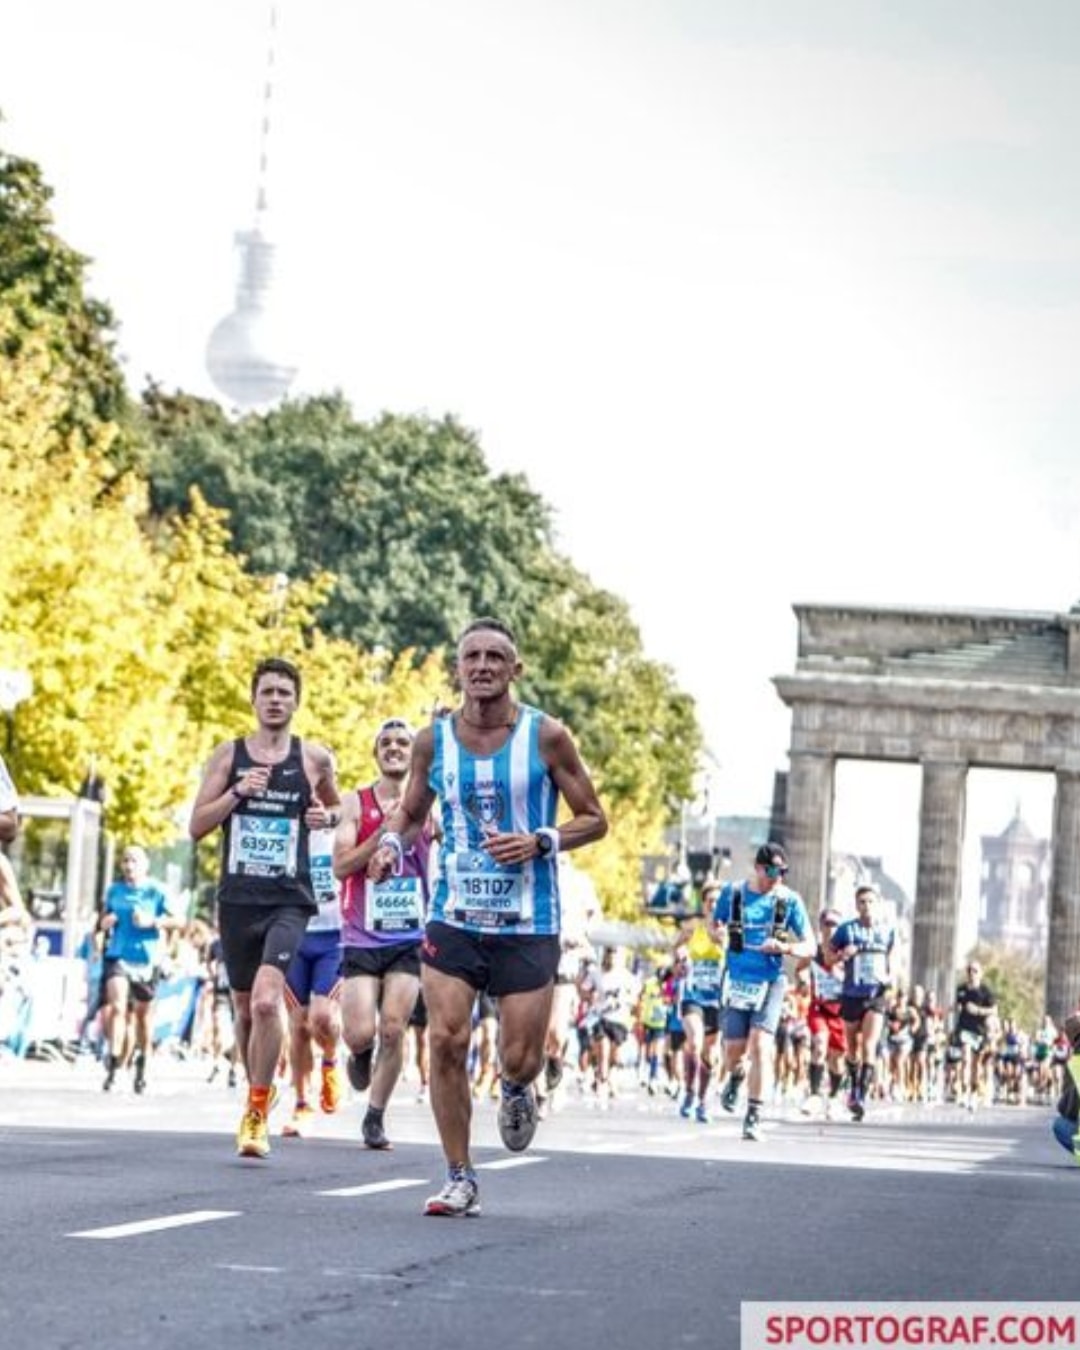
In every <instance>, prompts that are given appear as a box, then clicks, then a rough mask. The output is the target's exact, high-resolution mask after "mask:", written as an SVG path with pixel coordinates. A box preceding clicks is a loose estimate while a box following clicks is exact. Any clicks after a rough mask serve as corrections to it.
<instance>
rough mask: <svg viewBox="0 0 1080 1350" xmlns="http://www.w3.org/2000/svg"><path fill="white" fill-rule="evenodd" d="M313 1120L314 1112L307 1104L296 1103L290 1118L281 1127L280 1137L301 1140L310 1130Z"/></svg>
mask: <svg viewBox="0 0 1080 1350" xmlns="http://www.w3.org/2000/svg"><path fill="white" fill-rule="evenodd" d="M314 1119H315V1112H314V1111H313V1110H312V1109H311V1107H310V1106H308V1104H307V1102H297V1104H296V1108H295V1110H294V1111H293V1113H292V1118H291V1119H290V1120H287V1121H286V1122H285V1124H284V1125H283V1126H282V1127H281V1133H282V1136H283V1137H284V1138H285V1139H302V1138H303V1137H304V1135H306V1134H307V1133H308V1131H309V1130H310V1129H311V1122H312V1121H313V1120H314Z"/></svg>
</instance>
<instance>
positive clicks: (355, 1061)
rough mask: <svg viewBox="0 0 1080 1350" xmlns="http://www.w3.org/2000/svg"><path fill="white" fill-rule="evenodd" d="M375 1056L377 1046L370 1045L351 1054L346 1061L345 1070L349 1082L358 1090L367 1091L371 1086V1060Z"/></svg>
mask: <svg viewBox="0 0 1080 1350" xmlns="http://www.w3.org/2000/svg"><path fill="white" fill-rule="evenodd" d="M374 1058H375V1047H374V1046H373V1045H369V1046H368V1048H367V1049H366V1050H359V1051H356V1052H354V1053H353V1054H351V1055H350V1056H349V1058H348V1060H347V1061H346V1063H345V1072H346V1073H347V1074H348V1075H349V1082H350V1083H351V1084H352V1085H353V1088H354V1089H355V1090H356V1091H357V1092H366V1091H367V1090H368V1088H369V1087H370V1086H371V1061H372V1060H373V1059H374Z"/></svg>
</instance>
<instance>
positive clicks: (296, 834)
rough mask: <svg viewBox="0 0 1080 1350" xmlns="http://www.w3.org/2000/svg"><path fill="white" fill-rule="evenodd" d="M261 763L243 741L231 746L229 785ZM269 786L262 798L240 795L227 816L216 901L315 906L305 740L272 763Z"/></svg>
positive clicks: (292, 743) (296, 738)
mask: <svg viewBox="0 0 1080 1350" xmlns="http://www.w3.org/2000/svg"><path fill="white" fill-rule="evenodd" d="M257 767H260V766H259V762H258V761H257V760H254V759H252V757H251V755H250V754H248V748H247V745H246V743H245V742H244V740H243V738H242V737H241V738H240V739H238V740H236V741H235V742H234V743H233V762H232V767H231V769H230V770H229V786H230V787H231V786H232V785H233V784H234V783H235V782H236V781H237V779H238V778H240V776H241V775H242V774H243V773H245V772H246V771H247V770H248V769H251V768H257ZM269 768H270V782H269V784H268V785H267V789H266V791H265V792H264V793H262V794H261V795H260V796H258V797H242V798H241V799H240V800H239V801H238V802H237V804H236V806H235V807H234V809H233V810H232V812H231V813H230V814H229V815H228V816H227V817H226V819H225V821H224V825H223V830H222V839H221V882H220V884H219V886H218V899H219V900H227V901H231V902H232V903H233V904H245V905H302V906H303V907H304V908H306V909H311V910H314V909H315V908H316V904H315V896H314V893H313V891H312V888H311V863H310V859H309V857H308V829H307V826H306V825H305V824H304V813H305V812H306V811H307V809H308V807H309V806H310V805H311V801H312V794H311V784H310V783H309V782H308V776H307V774H306V773H305V771H304V751H303V742H302V741H301V739H300V737H299V736H293V737H291V738H290V741H289V753H288V754H287V755H286V757H285V758H284V759H283V760H282V761H281V763H280V764H272V765H270V766H269Z"/></svg>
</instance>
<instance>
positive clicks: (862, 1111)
mask: <svg viewBox="0 0 1080 1350" xmlns="http://www.w3.org/2000/svg"><path fill="white" fill-rule="evenodd" d="M865 1115H866V1105H865V1103H864V1102H863V1099H862V1097H861V1096H860V1095H859V1094H858V1093H856V1094H855V1097H854V1101H853V1102H852V1104H851V1118H852V1120H854V1121H860V1120H862V1118H863V1116H865Z"/></svg>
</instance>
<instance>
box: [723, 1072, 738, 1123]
mask: <svg viewBox="0 0 1080 1350" xmlns="http://www.w3.org/2000/svg"><path fill="white" fill-rule="evenodd" d="M741 1086H742V1084H741V1080H740V1079H738V1078H736V1077H735V1075H734V1074H733V1073H729V1074H728V1076H727V1080H726V1082H725V1083H724V1086H723V1087H722V1088H721V1089H720V1105H721V1106H722V1107H723V1108H724V1110H725V1111H727V1113H728V1114H729V1115H730V1114H731V1113H732V1112H733V1111H734V1110H735V1108H736V1107H737V1106H738V1104H739V1088H740V1087H741Z"/></svg>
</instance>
